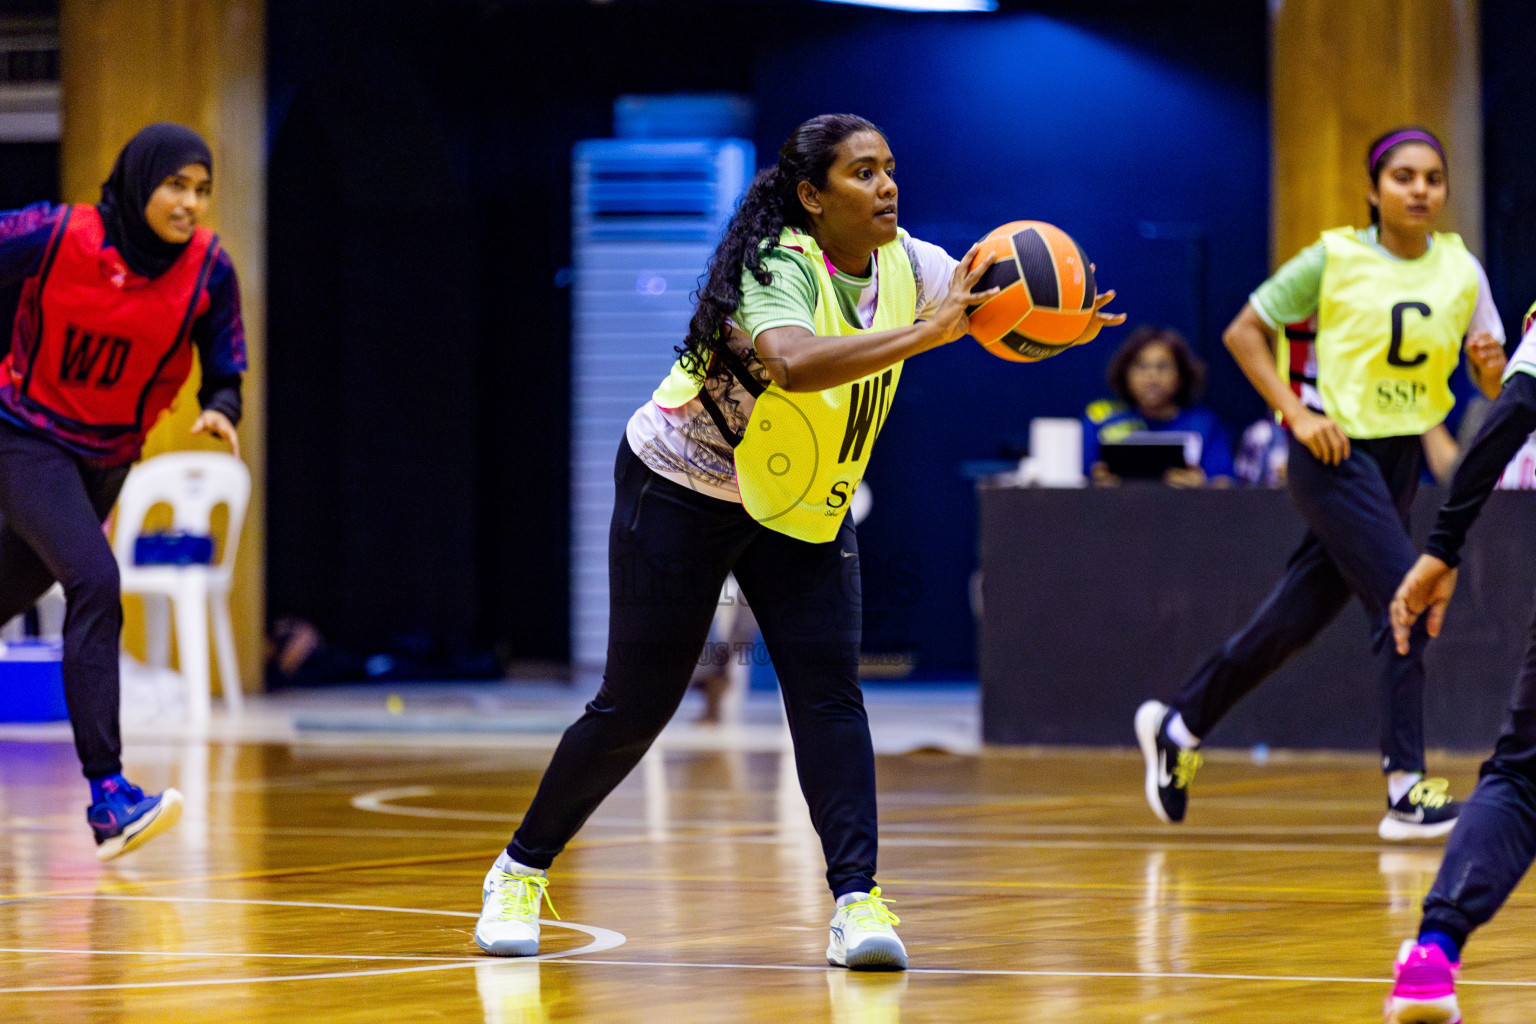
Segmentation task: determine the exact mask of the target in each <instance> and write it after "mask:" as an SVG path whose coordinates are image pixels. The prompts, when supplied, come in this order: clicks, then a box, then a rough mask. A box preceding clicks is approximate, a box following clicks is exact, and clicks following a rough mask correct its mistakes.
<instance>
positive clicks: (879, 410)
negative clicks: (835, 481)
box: [837, 370, 895, 463]
mask: <svg viewBox="0 0 1536 1024" xmlns="http://www.w3.org/2000/svg"><path fill="white" fill-rule="evenodd" d="M891 376H892V373H891V371H890V370H886V371H885V372H884V373H882V374H881V375H880V376H878V377H869V378H867V379H865V380H856V381H854V382H853V384H852V388H853V393H852V395H851V396H850V400H849V402H848V429H847V430H846V431H844V432H843V447H842V448H841V449H840V450H839V451H838V453H837V461H838V462H839V463H843V462H847V461H848V460H849V459H853V460H854V461H858V460H859V459H860V458H862V457H863V455H864V445H865V444H866V443H867V442H872V441H873V440H874V439H875V438H876V437H878V436H880V428H881V427H882V426H884V425H885V417H886V414H887V413H889V412H890V411H891V397H892V396H893V395H894V394H895V389H894V388H892V387H891Z"/></svg>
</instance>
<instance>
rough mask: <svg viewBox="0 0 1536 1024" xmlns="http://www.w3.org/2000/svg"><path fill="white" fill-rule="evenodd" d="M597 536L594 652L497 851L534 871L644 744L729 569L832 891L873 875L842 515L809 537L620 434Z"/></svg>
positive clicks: (684, 673) (856, 613)
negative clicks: (648, 459) (600, 603)
mask: <svg viewBox="0 0 1536 1024" xmlns="http://www.w3.org/2000/svg"><path fill="white" fill-rule="evenodd" d="M614 480H615V483H616V485H617V495H616V498H615V502H614V510H613V521H612V524H611V526H610V528H609V534H608V545H609V550H608V564H609V580H608V584H609V609H610V610H609V620H608V663H607V667H606V670H605V672H604V675H603V684H602V687H601V688H600V689H599V690H598V692H597V696H596V697H594V698H593V699H592V701H591V703H589V704H588V705H587V708H586V713H585V714H584V715H582V717H581V718H580V719H578V720H577V721H576V722H575V724H573V725H572V726H571V727H570V728H569V729H567V730H566V732H565V735H564V737H563V738H562V739H561V740H560V745H559V747H558V748H557V749H556V750H555V754H554V758H553V760H551V762H550V765H549V768H548V769H546V771H545V773H544V778H543V781H542V782H540V784H539V790H538V793H537V794H536V795H535V796H534V799H533V803H532V805H531V806H530V807H529V808H528V813H527V814H526V815H525V816H524V818H523V822H522V824H521V825H520V826H519V827H518V829H517V833H516V834H515V835H514V836H513V838H512V842H511V843H510V844H509V845H508V847H507V851H508V852H509V853H510V854H511V855H512V856H513V857H514V858H515V859H516V860H517V861H519V862H520V863H523V864H526V865H528V866H530V867H537V868H547V867H548V866H549V865H550V863H551V862H552V861H553V860H554V858H555V856H556V855H557V854H558V853H559V852H560V851H561V850H563V849H564V848H565V845H566V843H568V842H569V841H570V840H571V838H572V837H573V836H574V835H575V834H576V832H577V830H578V829H580V828H581V826H582V823H583V822H585V821H586V820H587V817H588V816H589V815H590V814H591V813H592V812H593V811H594V810H596V809H597V806H598V804H600V803H601V802H602V800H603V798H604V797H606V796H607V795H608V794H609V793H610V792H612V790H613V788H614V787H615V786H617V785H618V784H619V783H620V782H621V781H622V780H623V779H624V777H625V776H626V775H628V774H629V772H630V770H631V769H632V768H634V766H635V765H636V764H637V763H639V761H640V758H641V757H642V756H643V755H644V754H645V752H646V750H647V749H649V748H650V745H651V742H652V741H653V740H655V738H656V736H657V735H658V734H659V733H660V732H661V730H662V728H663V727H664V726H665V725H666V724H667V722H668V721H669V720H670V719H671V717H672V715H673V714H674V713H675V712H676V710H677V707H678V705H679V704H680V703H681V702H682V699H683V695H684V693H685V692H686V691H687V689H688V681H689V679H690V677H691V676H692V674H693V671H694V668H695V666H696V665H697V664H698V660H699V656H700V654H701V652H702V651H703V647H704V643H705V640H706V639H707V638H708V635H709V625H710V621H711V620H712V619H713V617H714V614H715V607H716V604H717V603H718V601H719V599H720V588H721V586H722V584H724V582H725V577H726V574H727V573H729V572H734V573H735V574H736V581H737V583H739V584H740V586H741V591H742V594H743V596H745V598H746V600H747V603H748V604H749V605H750V606H751V608H752V611H753V612H754V613H755V614H756V616H757V621H758V624H759V626H760V627H761V629H762V633H763V640H764V642H765V643H766V644H767V647H768V653H769V655H770V656H771V657H772V659H773V664H774V667H775V669H776V671H777V673H778V677H779V686H780V688H781V689H782V691H783V695H784V709H785V713H786V715H787V718H788V722H789V730H790V735H791V738H792V740H793V742H794V751H795V765H796V768H797V769H798V771H799V777H800V788H801V789H802V791H803V792H804V793H805V797H806V802H807V804H808V805H809V807H810V812H811V821H812V823H813V824H814V825H815V827H816V831H817V833H818V835H820V837H821V844H822V850H823V852H824V854H825V856H826V861H827V882H828V884H829V885H830V886H831V888H832V892H833V895H835V896H841V895H843V894H845V893H849V892H856V891H866V892H867V891H868V890H869V889H870V888H872V887H873V885H874V875H875V852H876V809H875V763H874V752H873V749H872V748H871V745H870V738H869V720H868V718H866V716H865V713H864V700H863V696H862V694H861V693H860V691H859V684H858V654H859V637H860V630H861V629H862V618H861V615H862V611H861V609H862V604H861V598H860V593H859V555H858V544H857V540H856V538H855V536H854V532H853V526H852V524H851V523H850V522H848V521H846V520H845V521H844V524H843V527H842V530H841V531H840V532H839V533H838V535H837V537H836V538H835V539H834V540H832V541H830V542H828V543H825V544H810V543H806V542H805V541H800V540H795V539H794V538H791V537H787V536H785V535H783V534H780V533H776V532H774V531H773V530H770V529H768V528H766V527H764V526H763V525H761V524H760V523H758V522H756V521H754V520H753V519H752V518H751V516H749V515H748V514H747V513H746V511H745V510H744V509H743V508H742V507H741V506H740V505H737V504H733V503H731V502H726V501H721V500H719V499H717V498H712V497H707V496H704V495H701V494H698V493H696V492H694V491H692V490H689V489H688V488H686V487H683V486H680V485H678V484H675V483H673V482H671V481H669V480H667V479H666V478H664V477H662V476H659V475H657V474H656V473H653V472H652V471H651V470H650V469H648V468H647V467H646V466H645V464H644V463H642V462H641V461H640V460H639V458H638V457H636V456H635V454H634V453H633V452H631V451H630V449H629V445H628V444H627V443H621V444H620V447H619V456H618V461H617V464H616V465H615V467H614Z"/></svg>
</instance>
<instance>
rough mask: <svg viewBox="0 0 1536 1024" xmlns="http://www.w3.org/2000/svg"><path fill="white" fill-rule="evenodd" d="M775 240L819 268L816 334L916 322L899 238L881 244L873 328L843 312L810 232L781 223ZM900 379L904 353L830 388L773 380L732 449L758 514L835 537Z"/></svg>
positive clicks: (768, 522)
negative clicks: (798, 387) (799, 387)
mask: <svg viewBox="0 0 1536 1024" xmlns="http://www.w3.org/2000/svg"><path fill="white" fill-rule="evenodd" d="M779 244H780V245H782V246H785V247H786V248H791V249H796V250H798V251H800V252H802V253H804V254H805V255H806V256H807V257H808V258H809V259H810V262H811V266H812V267H813V268H814V269H815V272H816V283H817V299H816V311H815V326H816V334H817V335H818V336H821V337H835V336H844V337H846V336H849V335H854V334H864V333H867V332H870V331H888V330H893V329H895V328H898V327H906V326H909V325H910V324H911V323H912V320H913V317H914V315H915V313H916V307H917V281H916V279H915V278H914V277H913V274H912V263H911V261H910V260H909V259H908V258H907V250H906V247H905V246H904V245H902V243H901V239H900V238H897V239H896V240H895V241H892V242H888V243H887V244H885V245H882V246H881V247H880V248H879V249H877V250H876V251H875V260H876V261H877V273H878V275H879V278H878V284H879V299H878V301H877V303H876V306H875V315H874V318H873V321H872V322H871V324H870V326H869V327H868V328H862V327H856V326H854V325H852V324H850V323H848V322H847V321H845V320H844V319H843V316H842V313H841V312H839V307H838V302H837V295H836V294H835V293H834V292H833V290H832V278H831V275H830V274H829V273H828V272H827V265H826V260H825V259H824V258H823V256H822V251H821V248H820V246H818V245H817V244H816V242H815V240H814V239H812V238H811V236H810V235H808V234H805V233H804V232H801V231H797V230H795V229H793V228H785V229H784V233H783V234H782V235H781V236H780V238H779ZM900 380H901V363H899V362H898V363H896V364H895V365H893V366H888V367H886V368H885V369H883V370H881V371H879V372H878V373H872V374H870V375H869V376H867V377H863V378H861V379H859V380H856V381H853V382H851V383H848V384H842V385H839V386H838V387H835V388H828V389H827V390H825V391H785V390H784V389H783V388H780V387H778V386H777V385H774V384H770V385H768V387H767V389H766V390H765V391H764V392H763V393H762V394H761V395H759V396H758V398H757V402H756V404H755V405H754V406H753V408H752V415H751V417H750V418H749V419H748V420H747V428H746V430H745V431H744V432H743V436H742V442H741V444H740V445H738V446H737V448H736V482H737V485H738V486H739V487H740V489H741V503H742V505H743V506H744V507H745V508H746V510H747V512H748V513H750V514H751V516H752V518H754V519H756V520H757V521H758V522H760V523H762V524H763V525H764V526H767V527H769V528H770V529H773V530H777V531H778V532H780V533H785V534H788V535H789V536H791V537H797V538H799V539H800V540H805V541H810V542H812V543H817V544H819V543H823V542H825V541H829V540H831V539H832V538H834V537H836V536H837V531H838V528H839V527H840V526H841V525H842V522H843V516H845V515H846V514H847V512H848V505H849V502H850V501H851V500H852V499H853V492H854V491H855V490H856V489H857V488H858V486H859V481H861V480H863V479H864V469H865V467H866V466H867V465H868V464H869V455H870V452H871V451H872V450H873V449H874V446H875V438H876V436H878V435H879V433H880V428H881V426H882V425H883V424H884V423H885V417H886V414H887V413H889V412H890V410H891V399H892V398H893V397H895V394H896V385H897V383H898V382H899V381H900Z"/></svg>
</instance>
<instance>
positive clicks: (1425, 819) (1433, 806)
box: [1376, 779, 1461, 842]
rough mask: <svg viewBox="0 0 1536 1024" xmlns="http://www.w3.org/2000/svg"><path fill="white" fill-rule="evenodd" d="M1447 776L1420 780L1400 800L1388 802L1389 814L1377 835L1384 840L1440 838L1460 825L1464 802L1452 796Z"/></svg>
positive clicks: (1377, 830)
mask: <svg viewBox="0 0 1536 1024" xmlns="http://www.w3.org/2000/svg"><path fill="white" fill-rule="evenodd" d="M1449 789H1450V783H1448V782H1446V781H1445V780H1444V779H1420V780H1419V781H1418V782H1415V783H1414V784H1413V788H1412V789H1410V790H1409V791H1408V792H1406V793H1404V794H1403V798H1402V799H1401V800H1399V801H1398V802H1397V803H1395V804H1394V803H1391V802H1388V804H1387V816H1386V817H1385V818H1382V819H1381V824H1380V825H1379V826H1378V827H1377V829H1376V834H1377V835H1379V836H1381V838H1383V839H1390V840H1393V841H1399V842H1400V841H1402V840H1404V839H1438V838H1439V837H1440V836H1443V835H1445V834H1446V833H1447V832H1449V831H1450V830H1451V829H1453V828H1455V827H1456V816H1457V815H1458V814H1460V813H1461V804H1459V803H1457V802H1456V801H1455V800H1452V799H1451V794H1450V793H1449V792H1448V790H1449Z"/></svg>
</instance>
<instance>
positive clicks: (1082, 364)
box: [755, 9, 1269, 675]
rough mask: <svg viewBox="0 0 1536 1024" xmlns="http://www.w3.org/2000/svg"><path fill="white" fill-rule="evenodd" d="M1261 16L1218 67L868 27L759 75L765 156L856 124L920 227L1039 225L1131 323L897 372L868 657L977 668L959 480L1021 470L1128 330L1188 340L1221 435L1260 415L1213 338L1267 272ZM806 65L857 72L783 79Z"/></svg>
mask: <svg viewBox="0 0 1536 1024" xmlns="http://www.w3.org/2000/svg"><path fill="white" fill-rule="evenodd" d="M1256 13H1257V17H1250V18H1246V19H1244V20H1241V21H1240V24H1239V25H1238V26H1236V27H1235V28H1233V27H1230V26H1228V27H1227V28H1228V31H1227V32H1225V33H1223V32H1220V31H1216V32H1214V33H1213V34H1214V35H1220V36H1221V38H1222V39H1223V40H1225V41H1226V42H1227V43H1228V44H1232V43H1233V36H1234V35H1235V36H1236V42H1237V43H1238V44H1241V43H1242V42H1244V41H1246V42H1247V43H1248V45H1249V54H1248V56H1249V61H1248V62H1247V63H1246V64H1244V63H1241V62H1237V65H1236V67H1235V68H1227V69H1220V68H1219V69H1218V70H1217V71H1215V72H1213V71H1212V70H1211V69H1210V68H1209V66H1208V62H1207V61H1206V60H1205V58H1206V57H1207V56H1209V54H1207V53H1202V51H1200V50H1199V48H1198V47H1196V48H1195V50H1194V52H1192V53H1191V52H1189V49H1190V46H1191V43H1190V41H1189V40H1188V38H1187V33H1184V36H1183V37H1180V36H1178V35H1174V34H1170V36H1171V41H1168V42H1160V41H1159V40H1158V39H1157V38H1156V37H1155V35H1154V36H1152V37H1151V38H1149V37H1148V36H1147V35H1143V34H1137V35H1135V36H1134V37H1128V36H1117V35H1115V34H1113V33H1111V32H1104V31H1098V30H1096V29H1094V28H1093V27H1092V26H1088V27H1084V26H1081V25H1076V24H1071V23H1067V22H1065V21H1061V20H1056V19H1053V18H1048V17H1043V16H1039V15H1030V14H1005V15H999V16H993V17H990V18H970V19H941V20H932V21H930V20H923V19H911V18H909V19H905V20H900V21H896V20H892V19H889V18H887V19H883V20H879V21H876V20H871V21H866V22H862V23H857V24H851V25H847V26H843V27H840V28H839V29H837V30H832V31H826V32H824V33H822V34H814V33H813V34H812V35H811V36H810V37H809V38H806V39H804V40H802V41H801V43H800V44H799V45H798V46H796V47H795V48H794V49H793V50H791V51H786V52H782V53H776V54H773V55H771V56H769V57H768V58H766V59H765V60H764V61H763V62H762V63H761V65H760V67H761V72H760V73H761V77H760V79H759V81H758V83H757V88H756V93H755V98H756V101H757V103H758V115H759V132H758V144H759V146H760V148H761V151H762V152H763V153H764V154H765V159H766V155H767V154H772V153H774V152H776V149H777V146H778V145H779V143H780V142H782V140H783V138H784V137H785V136H786V135H787V134H788V132H789V131H790V130H791V129H792V128H793V126H794V125H795V124H797V123H798V122H799V121H800V120H802V119H803V118H804V117H806V116H809V115H811V114H814V113H817V112H821V111H826V110H834V109H847V110H852V111H854V112H856V113H860V114H863V115H864V116H866V117H869V118H870V119H871V120H873V121H874V122H875V123H876V124H878V125H880V126H881V127H882V128H883V129H884V130H885V131H886V133H887V134H888V136H889V138H890V141H891V147H892V151H893V152H894V154H895V157H896V173H897V181H898V182H899V184H900V187H901V200H900V202H901V221H902V225H903V226H904V227H905V228H906V229H907V230H908V231H910V232H911V233H912V234H913V235H915V236H917V237H919V238H923V239H926V240H928V241H931V242H935V243H937V244H939V245H942V246H944V247H945V248H946V249H948V250H949V251H950V252H952V253H954V254H956V255H959V254H961V253H963V252H964V251H965V249H966V248H967V247H968V246H969V245H970V244H971V243H972V242H973V241H975V239H977V238H978V237H980V236H981V235H983V234H985V233H986V232H987V231H989V230H990V229H991V228H993V227H995V226H996V225H998V224H1000V223H1003V222H1006V221H1010V220H1019V219H1038V220H1045V221H1050V222H1052V223H1054V224H1057V225H1058V226H1060V227H1062V228H1064V229H1065V230H1067V231H1068V232H1069V233H1070V234H1072V235H1073V237H1075V238H1076V239H1077V241H1078V242H1079V244H1081V245H1082V246H1083V248H1084V250H1085V251H1086V252H1087V253H1088V255H1089V257H1090V259H1092V260H1093V261H1094V263H1095V264H1096V265H1097V271H1098V279H1099V284H1100V287H1101V289H1104V288H1113V289H1115V290H1116V291H1117V292H1118V298H1117V299H1116V301H1115V303H1114V308H1116V309H1119V310H1121V311H1123V312H1125V313H1126V314H1128V317H1129V320H1128V322H1127V324H1126V326H1125V327H1122V328H1118V329H1113V330H1110V331H1107V332H1106V333H1105V334H1104V335H1102V336H1101V337H1100V339H1099V340H1098V341H1096V342H1095V343H1094V344H1093V345H1091V346H1088V347H1086V348H1082V349H1078V350H1075V351H1071V352H1068V353H1066V354H1065V355H1062V356H1059V357H1057V358H1056V359H1053V360H1050V361H1047V362H1044V363H1039V364H1033V365H1020V364H1013V363H1006V362H1003V361H1001V360H999V359H996V358H995V357H992V356H990V355H988V354H986V353H985V352H983V351H982V350H981V348H980V346H977V345H975V344H974V343H972V342H971V341H969V340H968V339H962V340H961V341H960V342H959V343H956V344H954V345H950V346H948V347H946V348H944V349H940V350H938V351H935V352H931V353H927V354H925V355H923V356H921V357H919V358H918V359H916V360H914V361H913V362H912V363H911V364H910V365H909V366H908V368H907V371H906V373H905V374H904V375H903V378H902V386H901V390H900V392H898V395H897V399H896V407H895V409H894V410H893V412H892V415H891V418H890V420H889V421H888V423H887V425H886V427H885V430H884V433H883V435H882V437H881V440H880V447H879V449H878V451H877V454H876V457H875V460H874V463H873V466H872V468H871V471H870V474H869V478H868V479H869V485H870V487H871V489H872V491H873V494H874V499H875V500H874V511H873V512H872V514H871V516H870V518H869V519H868V520H867V521H866V522H865V524H864V525H863V526H862V527H861V528H860V537H861V543H862V545H863V548H864V551H865V563H866V580H865V601H866V613H867V621H866V644H865V646H866V648H867V649H869V650H871V651H877V652H905V653H911V654H912V655H913V656H914V657H915V660H916V665H917V669H918V672H919V673H920V674H923V675H945V674H969V673H971V672H973V671H974V665H975V661H974V646H973V644H974V641H973V636H974V634H973V623H972V619H971V616H970V612H969V604H968V599H967V593H968V588H967V581H968V579H969V577H970V574H971V572H972V570H973V568H974V567H975V537H976V532H975V523H976V508H975V502H974V499H973V496H972V490H973V482H972V481H971V480H970V479H968V478H967V477H966V475H965V473H964V472H963V470H962V467H963V466H964V464H966V463H968V462H973V461H977V460H989V459H999V458H1017V457H1018V456H1019V455H1020V454H1021V453H1022V452H1023V451H1024V449H1025V448H1026V446H1027V439H1028V424H1029V420H1030V419H1031V418H1032V417H1035V416H1076V415H1078V414H1080V413H1081V412H1082V409H1083V407H1084V405H1086V404H1087V402H1089V401H1090V400H1092V399H1094V398H1096V397H1099V396H1101V395H1103V394H1105V393H1106V388H1105V385H1104V379H1103V378H1104V367H1105V364H1106V362H1107V361H1108V358H1109V356H1110V354H1111V353H1112V352H1113V350H1114V347H1115V346H1116V345H1117V344H1118V343H1119V341H1120V340H1121V339H1123V338H1124V337H1125V335H1126V333H1127V332H1128V330H1129V329H1130V327H1133V326H1135V325H1136V324H1138V323H1143V322H1157V323H1166V324H1171V325H1173V326H1175V327H1177V328H1178V329H1179V330H1181V331H1182V332H1183V333H1184V334H1185V335H1186V337H1188V338H1189V339H1190V341H1191V343H1192V344H1193V345H1194V347H1195V349H1196V350H1197V351H1198V352H1200V353H1201V354H1202V355H1203V356H1204V358H1205V359H1206V361H1207V362H1208V364H1209V365H1210V371H1211V372H1210V383H1209V386H1208V388H1207V396H1206V399H1207V404H1209V405H1211V406H1213V407H1214V408H1215V409H1216V410H1217V411H1218V413H1220V414H1221V415H1222V417H1223V418H1224V419H1225V420H1226V421H1227V423H1228V425H1229V427H1230V428H1233V430H1234V433H1235V432H1236V431H1237V430H1240V429H1241V427H1242V426H1243V425H1244V424H1246V423H1248V422H1250V421H1251V420H1253V419H1255V418H1257V417H1258V416H1260V415H1262V414H1263V406H1262V403H1261V402H1260V401H1259V399H1258V398H1257V396H1256V395H1255V394H1254V392H1253V390H1252V388H1251V387H1250V386H1249V385H1248V384H1247V382H1246V381H1245V380H1243V378H1242V376H1241V374H1240V373H1239V371H1238V370H1237V368H1236V366H1235V364H1234V363H1233V362H1232V360H1231V359H1230V357H1229V356H1228V355H1227V354H1226V351H1225V349H1224V348H1223V346H1222V344H1221V339H1220V332H1221V329H1222V328H1223V327H1224V326H1225V325H1226V323H1227V321H1228V320H1229V319H1230V318H1231V317H1232V316H1233V315H1234V314H1235V313H1236V312H1237V311H1238V309H1239V308H1240V307H1241V306H1242V304H1243V302H1244V301H1245V299H1246V297H1247V294H1248V292H1249V291H1250V290H1252V288H1253V287H1254V286H1255V285H1256V284H1258V282H1259V281H1261V280H1262V279H1263V278H1264V276H1265V275H1266V273H1267V271H1268V264H1267V260H1268V256H1267V253H1268V176H1269V163H1268V108H1267V100H1266V96H1265V92H1264V79H1265V63H1264V49H1263V19H1262V14H1263V12H1262V9H1260V10H1259V11H1257V12H1256ZM872 27H873V28H875V29H877V31H871V30H870V29H871V28H872ZM1122 27H1124V26H1123V23H1122ZM1220 28H1221V26H1217V29H1218V30H1219V29H1220ZM1216 42H1217V41H1216V39H1214V38H1211V39H1208V40H1207V41H1206V45H1207V46H1213V45H1216ZM805 67H810V68H834V67H843V68H860V69H867V71H865V72H864V73H861V74H857V75H854V74H842V75H835V74H815V75H803V74H799V73H798V72H797V69H799V68H805ZM1049 599H1050V596H1049V595H1045V594H1042V595H1041V600H1042V601H1048V600H1049Z"/></svg>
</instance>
